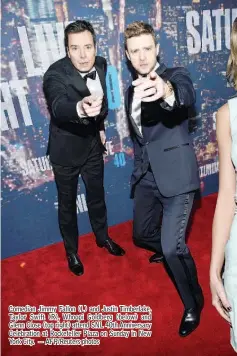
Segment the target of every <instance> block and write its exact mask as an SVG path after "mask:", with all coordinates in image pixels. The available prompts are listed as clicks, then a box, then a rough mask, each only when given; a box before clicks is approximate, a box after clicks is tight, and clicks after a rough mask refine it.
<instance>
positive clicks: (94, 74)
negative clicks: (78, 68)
mask: <svg viewBox="0 0 237 356" xmlns="http://www.w3.org/2000/svg"><path fill="white" fill-rule="evenodd" d="M88 78H90V79H93V80H95V78H96V71H95V70H94V71H93V72H90V73H87V74H86V75H85V76H84V78H83V79H84V80H85V82H87V79H88Z"/></svg>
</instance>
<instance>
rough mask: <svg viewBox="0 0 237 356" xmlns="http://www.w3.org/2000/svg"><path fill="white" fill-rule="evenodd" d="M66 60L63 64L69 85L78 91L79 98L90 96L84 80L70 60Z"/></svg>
mask: <svg viewBox="0 0 237 356" xmlns="http://www.w3.org/2000/svg"><path fill="white" fill-rule="evenodd" d="M66 59H67V60H66V63H65V67H66V71H67V74H68V76H69V77H70V83H71V84H72V85H73V86H74V88H75V89H76V90H77V91H79V93H80V96H81V97H82V98H84V97H85V96H89V95H91V94H90V91H89V89H88V88H87V85H86V82H85V80H84V79H83V78H82V76H81V75H80V73H79V72H78V70H77V69H76V68H75V67H74V65H73V64H72V62H71V60H70V59H69V58H68V57H66Z"/></svg>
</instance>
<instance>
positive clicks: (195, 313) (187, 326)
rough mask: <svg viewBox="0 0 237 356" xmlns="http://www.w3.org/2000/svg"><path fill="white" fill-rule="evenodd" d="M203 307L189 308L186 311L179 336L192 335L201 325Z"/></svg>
mask: <svg viewBox="0 0 237 356" xmlns="http://www.w3.org/2000/svg"><path fill="white" fill-rule="evenodd" d="M201 311H202V307H195V308H189V309H185V310H184V315H183V317H182V320H181V324H180V327H179V335H180V336H182V337H185V336H188V335H189V334H191V333H192V332H193V331H194V330H195V329H196V328H197V327H198V325H199V323H200V315H201Z"/></svg>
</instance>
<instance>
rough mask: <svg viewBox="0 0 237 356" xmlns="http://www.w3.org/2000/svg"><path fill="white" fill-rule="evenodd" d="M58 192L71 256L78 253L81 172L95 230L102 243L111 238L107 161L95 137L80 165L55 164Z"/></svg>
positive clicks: (66, 243) (61, 217) (64, 234)
mask: <svg viewBox="0 0 237 356" xmlns="http://www.w3.org/2000/svg"><path fill="white" fill-rule="evenodd" d="M52 167H53V172H54V176H55V182H56V186H57V191H58V221H59V228H60V232H61V235H62V238H63V241H64V246H65V250H66V253H67V255H69V254H71V253H77V250H78V224H77V206H76V199H77V185H78V177H79V174H81V177H82V180H83V182H84V184H85V188H86V202H87V207H88V214H89V219H90V223H91V226H92V229H93V232H94V234H95V237H96V241H97V242H98V243H101V244H103V242H104V241H105V239H106V238H107V237H108V225H107V210H106V205H105V194H104V160H103V154H102V150H101V147H100V144H99V142H98V141H97V140H93V144H92V147H91V151H90V153H89V155H88V157H87V159H86V161H85V162H84V163H83V164H82V165H80V166H76V167H63V166H60V165H57V164H54V163H52Z"/></svg>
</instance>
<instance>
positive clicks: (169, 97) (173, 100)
mask: <svg viewBox="0 0 237 356" xmlns="http://www.w3.org/2000/svg"><path fill="white" fill-rule="evenodd" d="M164 101H166V102H167V104H169V106H173V105H174V102H175V95H174V93H172V94H171V95H170V96H168V97H167V98H165V99H164Z"/></svg>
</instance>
